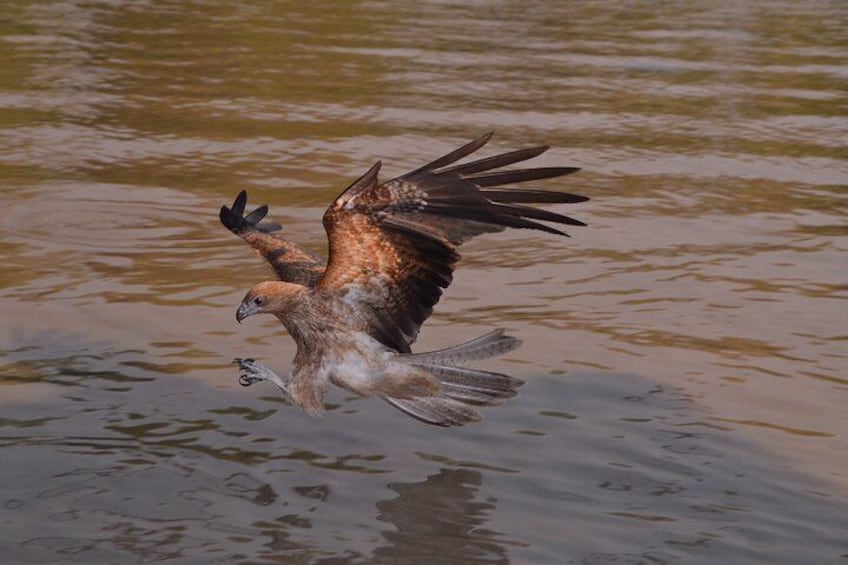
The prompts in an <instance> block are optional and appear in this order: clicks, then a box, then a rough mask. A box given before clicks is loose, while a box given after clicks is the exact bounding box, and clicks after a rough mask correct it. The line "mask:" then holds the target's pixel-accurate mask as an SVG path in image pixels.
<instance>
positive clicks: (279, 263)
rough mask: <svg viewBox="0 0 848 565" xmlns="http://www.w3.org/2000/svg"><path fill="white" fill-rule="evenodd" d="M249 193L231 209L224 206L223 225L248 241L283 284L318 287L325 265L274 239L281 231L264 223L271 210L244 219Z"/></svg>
mask: <svg viewBox="0 0 848 565" xmlns="http://www.w3.org/2000/svg"><path fill="white" fill-rule="evenodd" d="M246 205H247V193H246V192H245V191H243V190H242V191H241V192H240V193H239V195H238V196H237V197H236V200H235V202H233V206H232V208H228V207H227V206H221V214H220V218H221V223H222V224H224V227H226V228H227V229H228V230H230V231H231V232H233V233H234V234H236V235H237V236H239V237H240V238H242V239H243V240H245V241H246V242H247V243H248V244H249V245H250V246H251V247H253V249H254V250H256V252H257V253H259V255H261V256H262V257H263V258H264V259H265V260H266V261H268V263H269V264H270V265H271V267H272V268H273V269H274V272H275V273H277V277H279V279H280V280H281V281H285V282H290V283H297V284H302V285H304V286H310V287H312V286H315V285H316V284H318V281H319V280H321V276H322V275H323V274H324V261H322V260H321V259H320V258H319V257H318V256H317V255H315V254H314V253H312V252H311V251H308V250H306V249H303V248H302V247H300V246H299V245H297V244H294V243H292V242H290V241H286V240H285V239H282V238H280V237H277V236H275V235H273V232H276V231H278V230H279V229H280V225H279V224H277V223H274V222H263V221H262V219H263V218H265V216H266V215H267V214H268V206H267V205H264V204H263V205H262V206H260V207H259V208H257V209H256V210H254V211H253V212H251V213H249V214H247V215H245V214H244V210H245V206H246Z"/></svg>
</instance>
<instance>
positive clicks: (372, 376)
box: [220, 133, 588, 426]
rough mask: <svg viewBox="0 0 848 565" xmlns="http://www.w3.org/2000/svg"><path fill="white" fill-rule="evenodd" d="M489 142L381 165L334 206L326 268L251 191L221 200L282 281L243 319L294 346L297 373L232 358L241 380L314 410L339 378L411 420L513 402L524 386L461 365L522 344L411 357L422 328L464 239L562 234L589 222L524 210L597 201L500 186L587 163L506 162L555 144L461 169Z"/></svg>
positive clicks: (246, 304) (230, 221) (245, 306)
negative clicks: (396, 167) (417, 163)
mask: <svg viewBox="0 0 848 565" xmlns="http://www.w3.org/2000/svg"><path fill="white" fill-rule="evenodd" d="M491 137H492V134H491V133H488V134H486V135H484V136H482V137H480V138H479V139H476V140H474V141H472V142H470V143H468V144H466V145H463V146H462V147H460V148H459V149H456V150H454V151H452V152H450V153H448V154H447V155H445V156H443V157H440V158H438V159H436V160H435V161H432V162H431V163H428V164H426V165H424V166H423V167H420V168H418V169H416V170H414V171H412V172H409V173H407V174H405V175H403V176H400V177H397V178H395V179H392V180H390V181H387V182H383V183H380V182H379V180H378V178H377V175H378V173H379V171H380V166H381V164H380V163H379V162H377V163H376V164H375V165H374V166H372V167H371V169H369V170H368V172H366V173H365V174H364V175H362V176H361V177H360V178H359V179H357V180H356V181H355V182H354V183H353V184H351V185H350V186H349V187H348V188H347V189H346V190H345V191H344V192H342V193H341V194H340V195H339V196H338V197H337V198H336V200H335V201H334V202H333V203H332V204H331V205H330V207H329V208H328V209H327V211H326V212H325V213H324V218H323V223H324V229H325V230H326V232H327V238H328V240H329V258H328V260H327V262H326V264H325V263H324V261H323V260H322V259H321V258H319V257H318V256H316V255H315V254H313V253H311V252H310V251H307V250H306V249H304V248H302V247H300V246H298V245H296V244H294V243H291V242H289V241H287V240H285V239H282V238H280V237H277V236H276V232H278V231H279V230H280V226H279V225H278V224H275V223H272V222H265V221H263V220H264V218H265V216H266V215H267V213H268V207H267V206H264V205H263V206H260V207H259V208H257V209H256V210H254V211H253V212H250V213H249V214H247V215H245V209H246V204H247V195H246V193H245V192H244V191H242V192H241V193H240V194H239V195H238V197H237V198H236V200H235V202H234V203H233V206H232V207H227V206H223V207H221V214H220V218H221V223H223V224H224V226H225V227H226V228H227V229H229V230H230V231H231V232H233V233H234V234H236V235H238V236H239V237H241V238H242V239H244V240H245V241H246V242H247V243H248V244H250V245H251V246H252V247H253V248H254V249H255V250H256V251H257V252H258V253H259V254H260V255H261V256H262V257H263V258H265V260H266V261H267V262H268V263H269V264H270V265H271V267H272V268H273V269H274V271H275V273H276V275H277V277H278V279H279V280H278V281H265V282H261V283H259V284H257V285H256V286H255V287H253V288H252V289H251V290H250V291H249V292H248V293H247V295H246V296H245V297H244V300H242V302H241V304H240V305H239V307H238V310H237V312H236V318H237V320H238V321H239V322H241V321H242V320H243V319H244V318H246V317H248V316H251V315H254V314H261V313H267V314H273V315H275V316H276V317H277V318H278V319H279V320H280V321H281V322H282V323H283V325H284V326H285V327H286V329H287V330H288V332H289V334H291V336H292V338H293V339H294V340H295V342H296V344H297V353H296V355H295V358H294V362H293V364H292V369H291V372H290V374H289V375H288V376H285V377H282V376H279V375H277V374H276V373H274V372H273V371H271V370H270V369H268V368H267V367H264V366H262V365H261V364H259V363H257V362H256V361H254V360H252V359H236V360H235V362H237V363H238V364H239V367H240V371H241V375H240V379H239V382H241V383H242V384H243V385H245V386H247V385H250V384H253V383H255V382H258V381H260V380H269V381H271V382H273V383H274V384H276V385H277V386H278V387H279V388H280V389H281V390H282V391H283V393H284V394H285V395H286V396H287V397H288V398H289V399H290V400H291V401H292V402H294V403H295V404H297V405H298V406H300V407H301V408H303V409H304V410H306V411H307V412H308V413H310V414H312V415H318V414H320V413H321V412H322V411H323V398H324V394H325V393H326V391H327V389H328V388H329V385H330V384H331V383H332V384H335V385H337V386H340V387H343V388H345V389H347V390H350V391H353V392H355V393H357V394H360V395H363V396H371V395H377V396H379V397H381V398H383V399H384V400H386V401H387V402H389V403H390V404H391V405H393V406H395V407H397V408H398V409H400V410H402V411H403V412H405V413H407V414H408V415H410V416H412V417H414V418H417V419H419V420H421V421H423V422H426V423H428V424H435V425H440V426H459V425H463V424H466V423H468V422H472V421H476V420H479V419H480V413H479V411H478V410H477V409H476V407H477V406H490V405H497V404H500V403H502V402H503V401H504V400H506V399H507V398H510V397H512V396H515V394H516V389H517V388H518V387H519V386H521V384H523V382H522V381H521V380H519V379H516V378H514V377H510V376H507V375H501V374H498V373H491V372H487V371H480V370H476V369H468V368H466V367H464V365H465V364H467V363H468V362H471V361H475V360H479V359H485V358H489V357H493V356H496V355H500V354H502V353H505V352H507V351H510V350H512V349H514V348H516V347H518V345H520V342H519V341H518V340H517V339H515V338H513V337H510V336H507V335H505V334H504V332H503V330H495V331H493V332H491V333H489V334H486V335H484V336H481V337H479V338H477V339H475V340H472V341H470V342H466V343H463V344H460V345H457V346H454V347H451V348H447V349H443V350H439V351H433V352H427V353H412V351H411V346H412V344H413V342H414V341H415V339H416V337H417V336H418V331H419V329H420V327H421V324H422V323H423V322H424V321H425V320H426V319H427V318H428V317H429V316H430V314H431V313H432V311H433V307H434V306H435V305H436V303H437V302H438V301H439V298H440V297H441V294H442V290H443V289H444V288H447V286H448V285H449V284H450V283H451V280H452V278H453V271H454V267H455V265H456V263H457V261H458V260H459V254H457V252H456V248H457V247H458V246H459V245H460V244H462V243H463V242H465V241H467V240H468V239H470V238H472V237H474V236H477V235H480V234H483V233H491V232H498V231H503V230H504V229H506V228H509V227H514V228H529V229H535V230H540V231H544V232H548V233H552V234H558V235H563V236H565V235H567V234H565V233H564V232H562V231H560V230H559V229H558V228H555V227H552V226H550V225H548V224H546V223H542V222H549V223H553V224H560V225H563V224H564V225H573V226H582V225H585V224H583V223H582V222H580V221H578V220H575V219H573V218H570V217H568V216H564V215H562V214H558V213H556V212H551V211H548V210H543V209H539V208H534V207H531V206H527V205H526V204H534V203H546V204H549V203H568V204H571V203H576V202H583V201H586V200H588V198H586V197H584V196H578V195H575V194H569V193H564V192H554V191H547V190H533V189H510V188H503V186H504V185H508V184H514V183H522V182H527V181H533V180H541V179H547V178H554V177H560V176H564V175H568V174H571V173H574V172H576V171H578V170H579V169H577V168H575V167H537V168H529V169H507V170H503V169H501V167H504V166H507V165H511V164H514V163H520V162H522V161H526V160H528V159H531V158H533V157H536V156H538V155H540V154H542V153H543V152H545V151H546V150H547V149H548V147H547V146H541V147H532V148H528V149H520V150H517V151H511V152H509V153H503V154H500V155H495V156H493V157H487V158H485V159H479V160H477V161H472V162H469V163H463V164H455V163H456V162H457V161H459V160H460V159H462V158H463V157H466V156H468V155H470V154H472V153H474V152H475V151H477V150H478V149H480V148H481V147H483V146H484V145H485V144H486V143H487V142H488V141H489V139H491ZM498 169H500V170H498Z"/></svg>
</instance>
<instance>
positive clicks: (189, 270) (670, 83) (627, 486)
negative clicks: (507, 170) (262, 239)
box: [0, 0, 848, 563]
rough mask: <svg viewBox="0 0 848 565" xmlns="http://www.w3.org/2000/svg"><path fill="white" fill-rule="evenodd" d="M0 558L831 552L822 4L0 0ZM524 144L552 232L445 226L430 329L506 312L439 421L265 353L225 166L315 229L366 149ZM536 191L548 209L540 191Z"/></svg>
mask: <svg viewBox="0 0 848 565" xmlns="http://www.w3.org/2000/svg"><path fill="white" fill-rule="evenodd" d="M6 4H7V5H6V6H5V7H4V9H3V11H2V14H0V85H2V87H0V183H2V195H3V213H2V221H0V234H2V242H3V245H2V248H0V261H2V265H3V269H2V270H0V309H1V310H2V312H3V316H2V321H0V390H2V396H0V458H2V460H0V463H1V464H0V485H2V486H0V530H2V532H3V534H2V536H0V550H2V553H3V555H4V559H5V560H6V561H7V562H9V563H137V562H153V561H167V562H169V563H171V562H173V563H218V562H227V563H265V562H271V563H273V562H285V563H300V562H303V563H434V562H439V563H472V562H477V563H487V562H491V563H719V562H740V563H742V562H745V563H781V562H782V563H802V562H804V563H807V562H809V563H812V562H815V563H829V562H841V561H844V560H845V559H846V556H848V543H846V541H845V540H846V535H845V531H846V527H845V524H846V523H848V521H847V520H846V516H848V475H847V474H846V471H845V469H848V444H847V443H846V437H848V412H847V411H846V408H845V407H846V406H848V359H846V358H847V357H848V351H847V350H846V340H848V331H846V325H845V320H846V319H848V316H846V315H848V307H846V300H845V299H846V298H847V297H848V286H846V283H845V275H846V272H848V259H846V258H848V254H846V247H848V243H847V242H848V239H846V236H848V229H846V197H845V196H846V190H845V185H846V179H848V165H846V151H845V148H846V145H848V118H846V110H848V104H846V96H845V94H846V93H845V84H846V80H848V67H846V65H845V61H846V60H847V59H846V58H847V57H848V40H846V35H845V32H844V30H845V29H848V13H847V12H846V9H845V7H844V5H843V4H842V3H841V2H836V1H834V2H827V1H816V0H807V1H801V2H752V3H739V4H736V5H733V6H731V5H729V4H727V3H722V2H705V3H700V4H698V5H697V6H693V5H688V4H687V5H684V4H674V3H662V4H655V3H631V4H628V5H626V6H621V5H620V4H618V3H614V2H593V3H591V4H589V3H585V4H570V3H553V2H530V3H528V2H499V3H470V4H460V3H457V4H453V3H446V2H428V3H422V4H415V5H407V4H406V3H401V2H396V3H395V2H351V3H339V4H336V5H333V6H332V8H328V7H327V6H326V5H320V6H319V5H307V4H306V3H296V2H254V3H251V6H247V7H245V6H222V5H219V3H206V2H171V3H143V2H142V3H125V2H111V3H106V2H103V3H98V2H93V3H76V2H61V1H59V2H24V1H15V0H13V1H11V2H7V3H6ZM488 130H497V136H496V138H495V139H494V140H493V141H492V143H491V148H487V149H486V152H485V153H484V154H491V152H494V151H498V150H509V149H513V148H516V147H520V146H529V145H536V144H550V145H552V147H553V148H552V149H551V150H550V151H549V152H548V153H546V154H545V155H543V156H542V157H540V158H539V159H537V160H536V161H537V162H538V164H539V165H542V166H545V165H575V166H580V167H582V168H583V171H581V172H580V173H579V174H578V175H575V176H572V177H568V178H565V179H559V180H553V181H548V182H546V183H543V184H542V185H541V186H543V187H544V188H550V189H562V190H568V191H572V192H577V193H581V194H586V195H588V196H590V197H592V201H591V202H588V203H586V204H581V205H578V206H572V207H568V208H567V210H566V209H565V208H563V210H561V211H563V212H568V213H570V214H572V215H574V216H576V217H578V218H580V219H582V220H584V221H586V222H588V223H589V224H590V227H588V228H577V229H574V230H571V233H572V236H573V237H572V238H571V239H569V240H564V239H560V238H555V237H553V236H548V235H545V234H538V233H525V232H513V233H506V234H498V235H495V236H488V237H485V238H481V239H478V240H475V241H474V242H472V243H471V244H469V245H467V246H466V247H465V248H464V249H463V255H464V259H463V263H462V265H461V267H460V270H459V271H458V273H457V277H456V280H455V283H454V284H453V285H452V286H451V288H450V290H449V291H448V292H447V293H446V295H445V297H444V298H443V300H442V302H441V303H440V305H439V307H438V308H437V310H436V314H435V315H434V316H433V318H432V319H431V321H430V322H428V324H427V325H425V327H424V330H423V332H422V335H421V338H420V341H419V345H418V346H417V347H418V348H419V349H421V350H425V349H431V348H437V347H444V346H447V345H451V344H453V343H457V342H459V341H462V340H464V339H468V338H471V337H474V336H476V335H480V334H482V333H485V332H487V331H489V330H490V329H492V328H494V327H506V328H509V330H510V331H511V332H512V333H514V334H515V335H516V336H518V337H520V338H521V339H523V340H524V342H525V345H524V347H522V348H521V349H519V350H517V351H515V352H513V353H510V354H509V355H507V356H505V357H504V358H502V359H498V360H495V361H492V362H491V363H489V364H488V365H487V367H488V368H491V369H492V370H496V371H502V372H509V373H511V374H513V375H516V376H519V377H521V378H523V379H525V380H526V381H527V384H526V385H525V387H524V388H523V389H522V393H521V395H520V396H519V397H518V398H517V399H515V400H513V401H511V402H509V403H507V404H506V405H505V406H503V407H501V408H499V409H495V410H488V411H487V412H486V418H485V420H484V422H483V423H482V424H479V425H475V426H470V427H467V428H463V429H458V430H444V429H437V428H431V427H427V426H424V425H422V424H420V423H418V422H416V421H414V420H411V419H408V418H405V417H403V416H402V415H401V414H400V413H398V412H396V411H394V410H393V409H392V408H391V407H389V406H387V405H384V404H383V403H381V402H380V401H379V400H374V399H372V400H367V399H358V398H353V397H351V396H350V395H347V394H343V393H341V392H335V393H334V394H332V395H331V396H330V398H329V401H330V403H331V404H330V406H329V408H330V409H329V411H328V413H327V415H326V416H325V417H324V418H322V419H320V420H312V419H310V418H309V417H307V416H306V415H305V414H303V413H302V412H300V411H299V410H297V409H295V408H293V407H291V406H287V405H285V404H284V403H283V402H282V400H281V399H280V398H279V397H278V396H277V395H276V394H275V393H274V390H273V389H272V388H271V387H270V386H267V387H266V386H262V385H257V386H254V387H251V388H247V389H243V388H241V387H239V386H238V385H237V383H236V373H235V371H234V368H233V367H232V366H231V365H229V362H230V360H231V359H232V358H233V357H235V356H251V357H256V358H258V359H261V360H263V361H264V362H266V363H267V364H269V365H271V366H274V367H276V368H278V369H279V370H281V371H283V370H285V369H286V368H287V366H288V363H289V361H290V359H291V358H292V356H293V355H294V347H293V343H292V342H291V340H290V339H289V338H288V336H286V335H285V332H283V331H282V329H281V328H280V327H279V325H277V324H275V323H274V322H273V321H272V320H265V321H262V320H251V321H250V323H246V324H244V325H242V326H238V325H236V324H235V321H234V319H233V318H234V310H235V306H236V305H237V304H238V302H239V300H240V298H241V296H242V294H243V293H244V291H245V290H246V289H247V288H248V287H250V286H251V285H252V284H253V283H254V282H256V281H258V280H261V279H263V278H267V277H268V271H267V269H265V267H264V266H263V265H262V264H261V262H260V261H258V260H257V259H256V258H255V257H254V256H253V255H252V253H251V252H250V251H249V249H248V248H247V247H246V246H245V245H243V244H242V243H241V242H240V241H239V240H238V239H237V238H235V237H233V236H232V235H231V234H229V233H227V232H226V231H225V230H223V228H221V227H220V225H219V224H218V220H217V210H218V208H219V207H220V205H221V204H224V203H229V202H231V201H232V198H233V197H234V196H235V194H236V193H237V192H238V191H239V190H241V189H246V190H248V192H249V194H250V197H251V200H252V201H255V202H256V203H262V202H268V203H269V204H270V205H271V209H272V214H273V216H274V217H275V219H277V220H279V221H281V222H282V223H283V225H284V226H285V230H286V233H287V234H289V235H291V237H293V238H296V239H298V240H299V241H301V242H303V243H305V244H306V245H308V246H309V247H310V248H312V249H315V250H316V251H319V252H322V251H323V249H324V245H325V243H324V234H323V229H322V227H321V224H320V218H321V214H322V212H323V209H324V207H325V206H326V205H327V204H328V202H329V201H330V200H331V199H332V198H333V197H334V196H335V195H336V194H337V193H338V192H339V191H340V190H341V189H343V188H344V187H345V186H346V185H347V183H349V182H350V181H351V180H352V179H354V178H355V177H357V176H358V175H359V174H361V173H362V172H364V170H366V168H367V167H368V166H370V165H371V164H372V163H373V161H375V160H377V159H383V162H384V168H383V170H384V171H385V173H384V174H386V175H394V174H401V173H403V172H405V171H407V170H409V169H410V168H413V167H416V166H418V165H420V164H422V163H423V162H425V161H426V160H428V159H430V158H433V157H436V156H438V155H440V154H441V153H444V152H447V151H448V150H450V149H452V148H453V147H455V146H457V145H459V144H460V143H462V142H464V141H467V140H469V139H472V138H474V137H476V136H478V135H479V134H481V133H483V132H485V131H488ZM554 209H557V208H556V207H554Z"/></svg>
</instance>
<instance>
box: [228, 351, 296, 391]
mask: <svg viewBox="0 0 848 565" xmlns="http://www.w3.org/2000/svg"><path fill="white" fill-rule="evenodd" d="M233 363H234V364H236V365H238V366H239V379H238V382H239V384H240V385H241V386H250V385H252V384H254V383H258V382H259V381H270V382H272V383H274V384H275V385H277V388H279V389H280V390H281V391H283V395H284V396H285V397H286V398H287V399H288V400H292V397H291V393H289V388H288V382H287V379H283V378H281V377H280V376H279V375H278V374H277V373H275V372H274V371H272V370H271V369H269V368H268V367H266V366H265V365H263V364H262V363H258V362H256V360H255V359H242V358H240V357H236V358H235V359H233Z"/></svg>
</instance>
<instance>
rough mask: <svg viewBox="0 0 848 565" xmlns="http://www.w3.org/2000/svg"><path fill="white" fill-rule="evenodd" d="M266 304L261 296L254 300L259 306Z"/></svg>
mask: <svg viewBox="0 0 848 565" xmlns="http://www.w3.org/2000/svg"><path fill="white" fill-rule="evenodd" d="M263 302H265V301H264V300H263V299H262V297H261V296H257V297H256V298H254V299H253V303H254V304H255V305H257V306H262V303H263Z"/></svg>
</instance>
